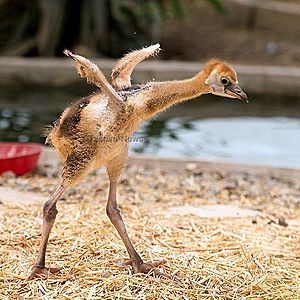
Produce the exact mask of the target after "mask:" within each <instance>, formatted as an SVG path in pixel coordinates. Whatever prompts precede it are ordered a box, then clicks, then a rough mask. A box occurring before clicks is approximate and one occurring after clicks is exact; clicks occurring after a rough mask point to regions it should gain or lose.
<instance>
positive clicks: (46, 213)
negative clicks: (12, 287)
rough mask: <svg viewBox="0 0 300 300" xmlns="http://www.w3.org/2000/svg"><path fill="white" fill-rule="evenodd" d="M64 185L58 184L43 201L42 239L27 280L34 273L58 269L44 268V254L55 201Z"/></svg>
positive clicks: (51, 271)
mask: <svg viewBox="0 0 300 300" xmlns="http://www.w3.org/2000/svg"><path fill="white" fill-rule="evenodd" d="M65 189H66V188H65V187H63V186H62V185H60V186H59V187H58V188H57V189H56V191H55V192H54V193H53V195H52V196H51V197H50V199H49V200H47V201H46V202H45V203H44V206H43V229H42V239H41V242H40V247H39V252H38V256H37V258H36V261H35V263H34V267H33V270H32V273H31V274H30V276H29V277H28V280H31V279H33V278H34V277H35V276H36V275H37V276H49V275H50V276H51V273H54V272H55V271H58V269H56V268H49V269H47V268H45V256H46V249H47V244H48V240H49V235H50V232H51V229H52V227H53V224H54V221H55V218H56V215H57V208H56V203H57V201H58V199H59V197H60V196H61V195H62V194H63V192H64V191H65Z"/></svg>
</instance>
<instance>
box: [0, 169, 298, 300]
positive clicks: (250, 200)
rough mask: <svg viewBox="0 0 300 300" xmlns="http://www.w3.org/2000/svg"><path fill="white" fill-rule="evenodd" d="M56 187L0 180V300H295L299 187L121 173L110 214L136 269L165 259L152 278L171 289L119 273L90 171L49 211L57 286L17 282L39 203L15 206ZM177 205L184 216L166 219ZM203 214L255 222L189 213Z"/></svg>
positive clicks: (183, 174)
mask: <svg viewBox="0 0 300 300" xmlns="http://www.w3.org/2000/svg"><path fill="white" fill-rule="evenodd" d="M52 175H53V174H52ZM54 177H56V175H55V174H54ZM56 184H57V178H46V177H43V176H39V175H27V176H22V177H19V178H13V177H9V176H4V177H0V185H1V186H2V188H4V189H8V190H10V189H13V190H15V191H17V192H18V193H16V197H14V196H13V195H12V194H11V193H9V192H8V193H6V194H5V193H4V192H2V193H1V194H2V196H1V195H0V200H1V204H0V270H1V271H0V299H1V300H2V299H258V298H259V299H285V300H286V299H300V294H299V291H300V286H299V283H300V280H299V279H300V248H299V244H300V234H299V233H300V232H299V228H300V226H299V225H300V208H299V206H300V202H299V201H300V194H299V187H300V186H299V182H293V181H290V180H289V181H287V180H283V179H279V178H275V177H270V176H264V177H261V176H258V175H251V174H249V173H248V172H247V170H244V171H239V172H232V173H228V172H224V171H221V170H220V171H218V172H216V171H211V172H210V171H203V170H201V169H200V168H197V166H194V165H191V164H189V165H187V166H186V167H183V168H182V170H177V171H170V170H168V169H164V168H154V167H141V166H138V165H137V164H130V165H129V166H128V167H127V168H126V170H125V171H124V174H123V177H122V180H121V182H120V189H119V202H120V209H121V211H122V213H123V216H124V220H125V223H126V224H127V226H128V231H129V233H130V236H131V238H132V240H133V243H134V244H135V245H136V247H137V250H138V251H139V252H140V253H141V255H142V256H143V258H144V259H145V260H155V259H160V258H164V259H166V261H167V262H166V264H165V265H164V266H163V267H162V268H161V271H162V272H165V273H167V274H170V275H171V276H172V277H173V279H172V280H171V279H164V278H153V277H152V276H150V275H147V276H146V275H132V274H131V272H130V270H126V269H124V268H122V267H120V266H119V264H118V261H119V260H121V259H123V258H126V257H127V255H126V252H125V250H124V246H123V244H122V242H121V240H120V238H119V237H118V235H117V233H116V230H115V229H114V228H113V226H112V225H111V223H110V222H109V219H108V218H107V216H106V214H105V204H106V193H107V188H108V181H107V178H106V176H105V174H104V172H103V171H101V170H100V171H98V172H95V173H93V174H91V175H89V177H88V178H87V180H86V181H85V182H83V183H81V184H79V185H77V186H75V187H74V188H71V189H70V190H69V192H68V193H66V195H65V196H64V197H63V198H62V199H61V200H60V202H59V205H58V210H59V213H58V218H57V222H56V224H55V226H54V228H53V231H52V234H51V237H50V242H49V248H48V252H47V265H48V266H59V267H62V270H61V273H60V274H59V276H60V278H58V279H47V280H43V279H36V280H34V281H31V282H27V281H26V280H25V279H26V276H27V275H28V274H29V272H30V269H31V266H32V264H33V262H34V258H35V256H36V254H37V249H38V244H39V240H40V232H41V223H42V218H41V217H42V215H41V203H31V202H30V201H29V202H28V203H27V204H26V203H24V202H22V203H21V202H20V201H19V200H18V197H20V193H24V194H26V199H28V197H29V195H30V193H33V194H35V195H40V197H41V199H45V197H48V196H49V195H50V194H51V192H52V191H53V190H54V188H55V185H56ZM37 201H38V199H37ZM186 205H187V206H188V208H189V211H188V214H181V213H179V212H178V214H177V213H176V209H174V208H176V207H180V206H186ZM205 205H226V206H227V205H230V206H234V207H239V208H243V209H251V210H254V211H255V212H256V213H257V214H250V215H249V216H247V217H242V218H239V217H237V216H235V217H228V216H227V217H226V216H225V217H222V215H221V216H218V217H217V218H216V217H200V216H199V215H196V214H193V213H192V212H191V207H195V211H196V210H197V209H199V208H202V209H203V207H204V206H205ZM174 211H175V212H174ZM68 277H71V279H67V278H68Z"/></svg>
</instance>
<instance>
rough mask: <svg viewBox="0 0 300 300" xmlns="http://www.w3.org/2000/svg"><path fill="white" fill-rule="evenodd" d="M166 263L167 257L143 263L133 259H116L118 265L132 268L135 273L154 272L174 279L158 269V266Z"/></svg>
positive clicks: (156, 274)
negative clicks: (137, 262)
mask: <svg viewBox="0 0 300 300" xmlns="http://www.w3.org/2000/svg"><path fill="white" fill-rule="evenodd" d="M165 263H166V260H165V259H161V260H158V261H154V262H150V261H149V262H143V263H141V264H136V263H135V262H134V261H133V260H125V261H116V265H117V266H119V267H123V268H126V269H131V270H132V271H133V273H134V274H136V273H144V274H148V273H150V274H152V275H154V276H155V277H164V278H168V279H172V277H171V276H170V275H168V274H165V273H162V272H160V271H159V270H157V267H159V266H161V265H163V264H165Z"/></svg>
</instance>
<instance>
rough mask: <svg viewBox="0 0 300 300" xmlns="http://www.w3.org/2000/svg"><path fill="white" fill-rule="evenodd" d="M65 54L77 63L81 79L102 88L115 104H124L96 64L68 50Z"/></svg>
mask: <svg viewBox="0 0 300 300" xmlns="http://www.w3.org/2000/svg"><path fill="white" fill-rule="evenodd" d="M64 54H65V55H67V56H68V57H70V58H72V59H73V60H74V61H75V62H76V68H77V71H78V74H79V75H80V77H81V78H86V80H87V82H88V83H92V84H95V85H96V86H98V87H99V88H101V90H102V91H103V92H104V93H106V94H107V95H108V96H109V97H110V99H112V100H113V101H114V102H115V103H117V104H121V103H122V102H123V100H122V98H121V97H120V96H119V95H118V94H117V93H116V91H115V90H114V88H113V87H112V86H111V85H110V83H109V82H108V81H107V80H106V78H105V76H104V74H103V73H102V71H101V70H100V69H99V68H98V66H97V65H96V64H94V63H93V62H91V61H90V60H88V59H87V58H85V57H83V56H80V55H76V54H73V53H72V52H71V51H69V50H67V49H65V50H64Z"/></svg>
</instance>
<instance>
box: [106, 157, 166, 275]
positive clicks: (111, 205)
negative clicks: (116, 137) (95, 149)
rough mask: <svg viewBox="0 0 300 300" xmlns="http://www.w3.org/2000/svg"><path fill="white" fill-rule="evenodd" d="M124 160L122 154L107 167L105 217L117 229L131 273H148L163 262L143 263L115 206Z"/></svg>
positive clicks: (158, 273)
mask: <svg viewBox="0 0 300 300" xmlns="http://www.w3.org/2000/svg"><path fill="white" fill-rule="evenodd" d="M125 159H126V154H125V155H124V154H123V155H121V156H119V157H117V158H116V159H115V160H114V161H112V162H111V163H110V164H109V165H108V166H107V171H108V175H109V179H110V184H109V194H108V201H107V206H106V212H107V215H108V217H109V219H110V221H111V222H112V224H113V225H114V226H115V228H116V229H117V231H118V233H119V235H120V237H121V239H122V241H123V243H124V245H125V247H126V249H127V252H128V254H129V257H130V262H129V264H130V265H131V267H132V270H133V272H134V273H148V272H149V271H151V270H152V269H154V268H156V267H157V266H159V265H161V264H163V263H164V262H165V261H164V260H161V261H158V262H154V263H150V262H148V263H144V262H143V260H142V258H141V257H140V255H139V254H138V253H137V251H136V250H135V249H134V247H133V245H132V243H131V241H130V239H129V236H128V233H127V230H126V227H125V224H124V221H123V219H122V216H121V213H120V210H119V209H118V204H117V186H118V179H119V176H120V173H121V171H122V169H123V167H124V164H125ZM154 273H155V274H156V275H161V276H165V277H169V276H166V275H165V274H163V273H160V272H159V271H157V270H155V271H154Z"/></svg>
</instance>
